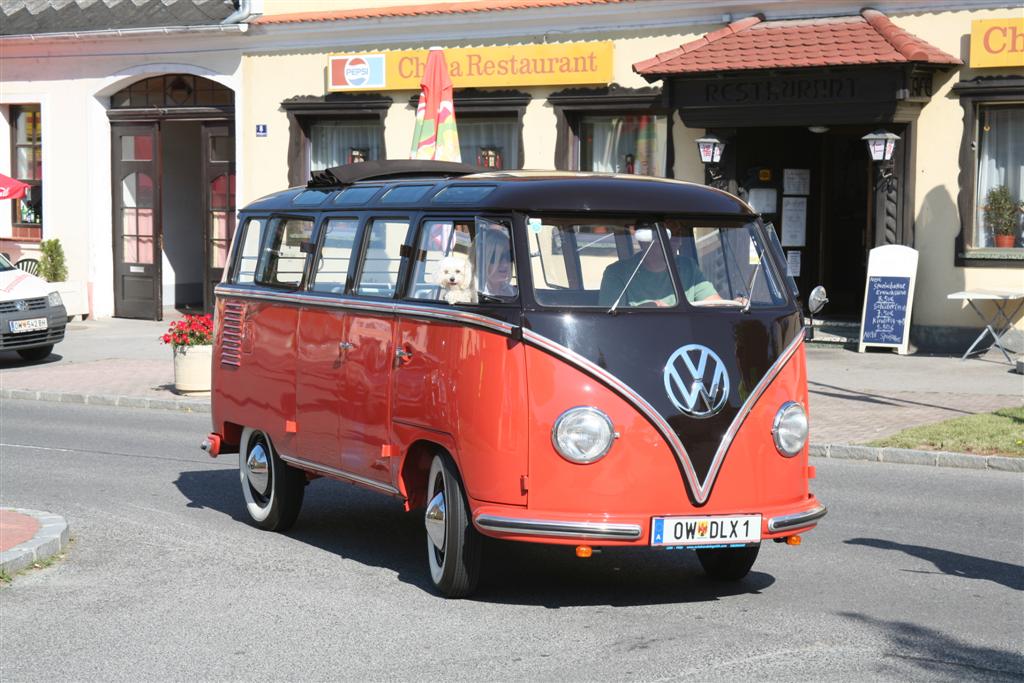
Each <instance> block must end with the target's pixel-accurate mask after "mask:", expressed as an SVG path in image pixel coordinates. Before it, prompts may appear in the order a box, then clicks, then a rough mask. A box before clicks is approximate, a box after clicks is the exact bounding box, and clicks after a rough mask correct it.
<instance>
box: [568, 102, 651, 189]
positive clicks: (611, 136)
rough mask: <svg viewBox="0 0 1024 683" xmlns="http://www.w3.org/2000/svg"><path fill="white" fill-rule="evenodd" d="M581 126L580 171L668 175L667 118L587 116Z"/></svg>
mask: <svg viewBox="0 0 1024 683" xmlns="http://www.w3.org/2000/svg"><path fill="white" fill-rule="evenodd" d="M581 124H582V125H581V126H580V170H582V171H597V172H600V173H636V174H639V175H652V176H664V175H665V145H666V142H667V139H668V126H667V119H666V117H664V116H655V115H649V114H643V115H637V116H633V115H630V116H584V117H583V119H582V121H581Z"/></svg>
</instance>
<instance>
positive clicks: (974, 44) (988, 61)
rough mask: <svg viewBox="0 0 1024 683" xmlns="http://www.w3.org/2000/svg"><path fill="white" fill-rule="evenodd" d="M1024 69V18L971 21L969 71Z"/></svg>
mask: <svg viewBox="0 0 1024 683" xmlns="http://www.w3.org/2000/svg"><path fill="white" fill-rule="evenodd" d="M993 66H1021V67H1024V17H1020V18H1009V19H983V20H978V21H972V22H971V68H972V69H984V68H986V67H993Z"/></svg>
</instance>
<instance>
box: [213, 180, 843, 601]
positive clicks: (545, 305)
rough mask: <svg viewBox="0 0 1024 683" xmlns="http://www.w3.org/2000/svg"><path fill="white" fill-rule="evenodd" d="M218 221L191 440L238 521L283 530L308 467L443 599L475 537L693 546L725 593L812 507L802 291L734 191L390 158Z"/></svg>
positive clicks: (469, 569) (461, 591)
mask: <svg viewBox="0 0 1024 683" xmlns="http://www.w3.org/2000/svg"><path fill="white" fill-rule="evenodd" d="M240 218H241V220H240V223H239V225H240V229H239V230H238V231H237V233H236V235H235V238H234V244H233V246H232V250H231V258H230V263H229V265H228V267H227V268H226V269H225V277H224V282H223V283H222V284H220V285H219V286H218V287H217V308H216V320H217V332H216V346H215V350H214V367H213V399H212V400H213V415H212V417H213V433H212V434H211V435H210V437H209V438H208V439H207V441H206V442H205V443H204V445H203V447H204V448H205V449H206V450H207V451H208V452H210V453H211V454H212V455H217V454H218V453H236V452H237V453H238V455H239V480H240V484H241V489H242V495H243V497H244V499H245V505H246V508H247V509H248V512H249V515H250V516H251V518H252V521H253V522H254V523H255V524H256V525H258V526H260V527H262V528H265V529H270V530H283V529H286V528H288V527H289V526H291V525H292V524H293V523H294V522H295V520H296V517H297V516H298V514H299V509H300V506H301V504H302V498H303V490H304V487H305V485H306V484H307V483H308V482H309V481H310V480H312V479H314V478H317V477H332V478H335V479H339V480H342V481H346V482H350V483H353V484H357V485H359V486H363V487H366V488H369V489H372V490H375V491H379V492H381V493H385V494H389V495H391V496H394V497H395V498H397V499H399V500H400V501H402V502H403V503H404V505H405V508H406V509H407V510H414V509H419V510H425V512H424V513H423V515H424V517H423V519H424V531H425V533H424V541H423V542H424V546H425V550H426V559H427V564H428V566H429V570H430V575H431V578H432V579H433V582H434V584H435V585H436V587H437V589H438V590H439V591H440V592H441V593H443V594H444V595H447V596H452V597H457V596H463V595H467V594H469V593H470V592H471V591H472V590H473V589H474V587H475V585H476V583H477V579H478V575H479V566H480V553H481V536H493V537H496V538H502V539H508V540H514V541H524V542H536V543H552V544H563V545H567V546H574V547H575V548H576V552H577V554H578V555H580V556H588V555H589V554H590V553H591V552H592V550H593V549H594V548H599V547H601V546H635V547H639V546H647V547H651V548H692V549H695V550H696V552H697V555H698V558H699V560H700V563H701V565H702V566H703V567H704V569H705V570H706V572H707V573H708V574H709V575H711V576H713V577H716V578H721V579H729V580H735V579H740V578H742V577H743V576H745V575H746V574H747V573H748V571H749V570H750V567H751V566H752V564H753V562H754V560H755V558H756V556H757V553H758V550H759V548H760V545H761V543H762V542H764V541H767V540H774V541H788V542H789V543H791V544H796V543H797V542H799V534H801V533H803V532H805V531H808V530H810V529H811V528H813V527H814V526H815V524H816V523H817V520H818V519H819V518H821V517H822V516H823V515H824V514H825V508H824V506H822V505H821V504H820V503H819V502H818V500H817V499H816V498H815V497H814V495H813V494H811V493H810V492H809V490H808V481H809V480H810V479H812V478H813V477H814V468H813V467H812V466H810V465H809V464H808V457H807V431H808V423H807V379H806V364H805V358H804V348H803V324H802V315H801V311H800V308H799V305H798V302H797V298H796V291H795V289H794V286H793V284H792V280H791V279H789V278H787V277H786V274H785V273H786V271H785V261H784V258H783V255H782V250H781V248H780V246H779V243H778V241H777V238H776V236H775V234H774V231H773V230H772V229H771V228H770V227H766V226H765V225H763V224H762V222H761V221H760V220H759V219H758V217H757V215H755V213H754V212H753V211H752V210H751V208H750V207H749V206H748V205H747V204H746V203H744V202H743V201H741V200H739V199H737V198H736V197H733V196H731V195H729V194H727V193H725V192H721V191H718V190H715V189H711V188H708V187H704V186H701V185H694V184H690V183H684V182H678V181H673V180H665V179H657V178H647V177H638V176H618V175H599V174H589V173H557V172H525V171H522V172H491V173H487V172H479V169H475V168H472V167H466V166H463V165H460V164H445V163H439V162H420V161H406V162H400V161H386V162H366V163H362V164H355V165H352V166H345V167H338V168H334V169H330V170H327V171H324V172H321V173H317V174H315V176H314V178H313V179H312V180H311V181H310V182H309V184H308V185H307V186H306V187H298V188H292V189H289V190H285V191H283V192H279V193H277V194H273V195H270V196H267V197H264V198H262V199H259V200H257V201H255V202H253V203H251V204H250V205H249V206H247V207H245V209H244V210H242V211H241V213H240ZM453 259H454V261H453ZM452 262H454V263H456V265H457V266H458V269H462V270H464V271H466V272H465V273H464V274H465V275H467V278H466V279H465V281H463V282H460V283H457V284H454V283H455V278H451V281H449V279H448V278H447V276H446V275H444V276H442V275H441V272H442V270H443V271H444V273H447V272H448V270H447V269H448V265H447V264H449V263H452ZM453 287H458V288H459V289H458V290H457V291H456V290H454V289H453ZM450 302H454V303H450Z"/></svg>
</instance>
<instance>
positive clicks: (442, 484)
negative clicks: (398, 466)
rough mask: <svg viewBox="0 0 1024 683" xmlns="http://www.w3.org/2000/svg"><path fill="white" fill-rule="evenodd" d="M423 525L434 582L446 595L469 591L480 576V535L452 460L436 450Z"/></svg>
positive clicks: (460, 596) (467, 592) (462, 593)
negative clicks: (425, 530) (474, 525)
mask: <svg viewBox="0 0 1024 683" xmlns="http://www.w3.org/2000/svg"><path fill="white" fill-rule="evenodd" d="M424 525H425V526H426V529H427V564H428V565H429V567H430V578H431V580H432V581H433V583H434V586H435V587H436V588H437V590H438V591H439V592H440V593H441V594H442V595H444V596H445V597H449V598H462V597H465V596H467V595H469V594H470V593H472V592H473V591H474V590H475V589H476V585H477V582H478V581H479V579H480V544H481V540H482V539H481V538H480V534H479V532H477V530H476V529H475V528H473V522H472V520H471V519H470V513H469V505H468V504H467V502H466V496H465V493H464V491H463V488H462V480H461V479H460V478H459V473H458V470H457V469H456V467H455V463H454V462H453V461H452V460H451V458H449V457H448V456H447V455H445V454H441V453H438V454H437V455H435V456H434V460H433V462H431V464H430V474H429V475H428V478H427V510H426V513H425V515H424Z"/></svg>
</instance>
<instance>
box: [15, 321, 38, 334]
mask: <svg viewBox="0 0 1024 683" xmlns="http://www.w3.org/2000/svg"><path fill="white" fill-rule="evenodd" d="M45 329H46V318H30V319H28V320H12V321H11V332H15V333H17V332H35V331H37V330H45Z"/></svg>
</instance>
